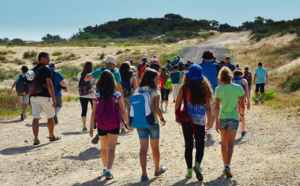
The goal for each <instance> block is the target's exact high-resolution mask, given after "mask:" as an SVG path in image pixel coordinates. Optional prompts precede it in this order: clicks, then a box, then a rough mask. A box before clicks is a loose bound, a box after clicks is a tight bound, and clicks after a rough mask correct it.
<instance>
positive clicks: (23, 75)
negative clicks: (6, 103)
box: [16, 74, 26, 82]
mask: <svg viewBox="0 0 300 186" xmlns="http://www.w3.org/2000/svg"><path fill="white" fill-rule="evenodd" d="M21 75H22V77H23V78H24V77H26V74H21ZM19 79H20V75H18V77H17V79H16V82H18V81H19Z"/></svg>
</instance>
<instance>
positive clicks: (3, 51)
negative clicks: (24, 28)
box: [0, 50, 8, 55]
mask: <svg viewBox="0 0 300 186" xmlns="http://www.w3.org/2000/svg"><path fill="white" fill-rule="evenodd" d="M7 53H8V52H7V51H6V50H1V51H0V55H6V54H7Z"/></svg>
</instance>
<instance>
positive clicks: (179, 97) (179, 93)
mask: <svg viewBox="0 0 300 186" xmlns="http://www.w3.org/2000/svg"><path fill="white" fill-rule="evenodd" d="M182 92H183V91H182V87H180V88H179V90H178V95H177V98H176V102H175V111H176V110H177V109H178V107H179V106H180V103H181V102H182Z"/></svg>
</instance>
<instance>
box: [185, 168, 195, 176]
mask: <svg viewBox="0 0 300 186" xmlns="http://www.w3.org/2000/svg"><path fill="white" fill-rule="evenodd" d="M192 174H193V169H188V170H187V173H186V175H185V177H186V178H191V177H192Z"/></svg>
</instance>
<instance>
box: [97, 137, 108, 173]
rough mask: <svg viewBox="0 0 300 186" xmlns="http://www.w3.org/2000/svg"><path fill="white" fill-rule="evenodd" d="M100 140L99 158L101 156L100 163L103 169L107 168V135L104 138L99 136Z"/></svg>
mask: <svg viewBox="0 0 300 186" xmlns="http://www.w3.org/2000/svg"><path fill="white" fill-rule="evenodd" d="M99 138H100V148H101V152H100V156H101V161H102V165H103V167H107V155H108V153H107V141H108V135H106V136H99Z"/></svg>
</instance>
